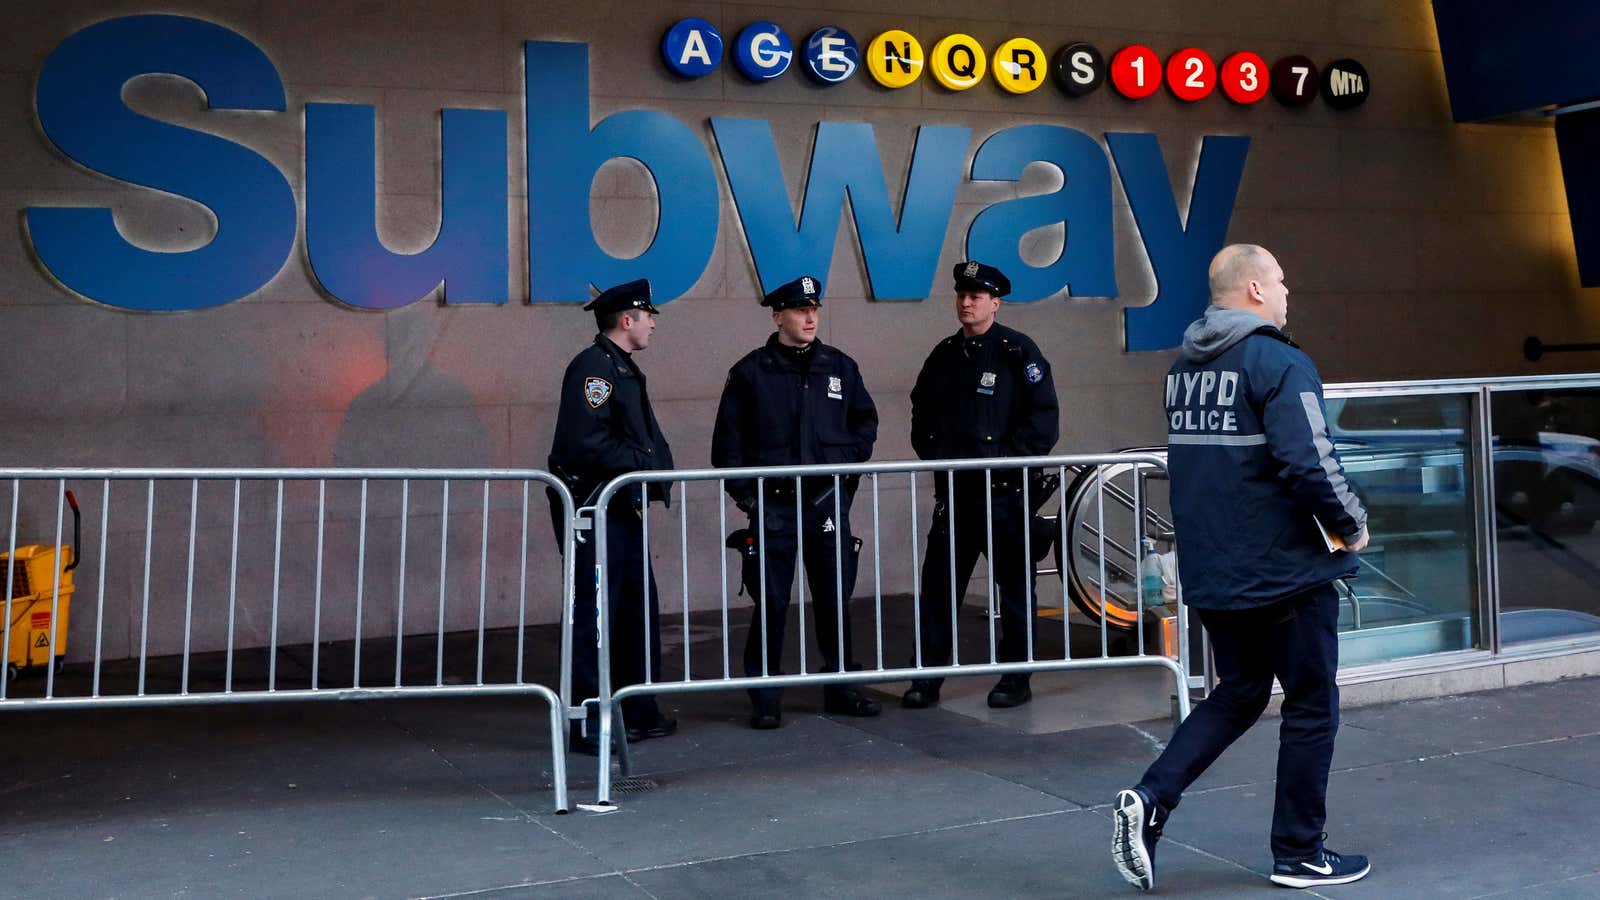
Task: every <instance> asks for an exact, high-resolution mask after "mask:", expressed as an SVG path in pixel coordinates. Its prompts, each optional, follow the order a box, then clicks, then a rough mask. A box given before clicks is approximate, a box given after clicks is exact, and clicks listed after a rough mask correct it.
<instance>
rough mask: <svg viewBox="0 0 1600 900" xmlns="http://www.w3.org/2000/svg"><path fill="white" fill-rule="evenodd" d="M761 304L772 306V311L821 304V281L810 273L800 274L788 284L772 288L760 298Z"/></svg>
mask: <svg viewBox="0 0 1600 900" xmlns="http://www.w3.org/2000/svg"><path fill="white" fill-rule="evenodd" d="M761 305H762V306H770V307H772V309H773V311H774V312H776V311H778V310H782V309H796V308H800V307H818V306H821V305H822V282H820V281H818V280H817V279H815V278H812V277H811V276H810V275H802V276H800V277H799V278H796V279H795V280H793V281H791V282H789V283H788V284H785V285H782V286H780V287H776V288H773V289H772V291H771V292H770V293H768V294H767V296H766V297H765V298H763V299H762V301H761Z"/></svg>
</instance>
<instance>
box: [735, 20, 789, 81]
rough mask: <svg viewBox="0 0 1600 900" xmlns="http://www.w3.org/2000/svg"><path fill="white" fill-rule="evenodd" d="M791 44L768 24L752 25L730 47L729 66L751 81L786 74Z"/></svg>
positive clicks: (769, 78)
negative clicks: (730, 57)
mask: <svg viewBox="0 0 1600 900" xmlns="http://www.w3.org/2000/svg"><path fill="white" fill-rule="evenodd" d="M793 59H794V42H793V41H791V40H789V35H787V34H785V33H784V31H783V29H782V28H779V27H778V26H777V25H775V24H773V23H771V22H752V23H750V24H749V25H746V26H745V28H744V30H743V31H741V32H739V40H738V41H737V42H735V43H734V45H733V64H734V66H735V67H737V68H738V69H739V71H740V72H743V73H744V77H746V78H748V79H750V80H751V81H770V80H772V79H774V78H777V77H778V76H779V75H782V74H783V73H784V72H787V71H789V63H790V62H791V61H792V60H793Z"/></svg>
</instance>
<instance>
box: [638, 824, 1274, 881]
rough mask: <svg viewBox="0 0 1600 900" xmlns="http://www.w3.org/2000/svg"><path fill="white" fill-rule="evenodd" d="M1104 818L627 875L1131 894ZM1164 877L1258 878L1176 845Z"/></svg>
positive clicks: (970, 829) (1164, 854) (894, 839)
mask: <svg viewBox="0 0 1600 900" xmlns="http://www.w3.org/2000/svg"><path fill="white" fill-rule="evenodd" d="M1110 838H1111V820H1110V818H1108V817H1105V816H1101V815H1096V814H1093V813H1089V812H1083V811H1078V812H1068V813H1061V814H1054V815H1044V816H1037V817H1030V818H1025V819H1013V820H1008V821H999V822H987V823H980V824H974V825H969V826H965V827H960V828H949V829H941V830H935V831H924V832H919V833H915V834H907V835H895V836H890V837H884V838H879V839H875V840H865V841H851V842H847V843H839V844H833V845H830V846H825V847H816V848H807V849H801V850H795V851H792V852H787V853H764V854H758V855H752V856H742V857H739V858H736V859H727V860H715V861H709V862H703V863H698V864H695V865H691V866H681V867H673V868H665V869H654V870H650V871H642V872H633V873H630V876H629V877H631V878H632V879H634V880H635V881H636V882H638V883H639V884H640V885H641V886H642V887H644V888H645V889H646V890H648V891H649V892H650V894H651V895H653V896H655V897H658V898H661V900H678V898H684V900H688V898H697V897H719V896H720V897H731V896H738V897H741V898H749V900H762V898H771V900H787V898H791V897H841V898H844V897H859V898H882V897H903V896H912V895H914V896H916V897H918V898H930V900H936V898H950V900H969V898H972V897H1011V898H1029V897H1039V898H1046V897H1049V898H1061V897H1116V896H1137V894H1136V893H1135V892H1134V891H1133V890H1132V888H1130V887H1129V886H1128V885H1127V884H1126V883H1125V882H1123V880H1122V878H1121V876H1119V875H1118V874H1117V872H1116V869H1115V868H1113V867H1112V865H1111V862H1110V852H1109V847H1110ZM1158 858H1159V859H1160V861H1161V865H1162V868H1161V869H1160V870H1159V877H1161V878H1162V879H1164V880H1163V882H1162V884H1168V883H1170V884H1172V885H1174V890H1176V889H1177V886H1179V885H1181V887H1182V893H1183V895H1184V896H1186V897H1209V898H1231V897H1236V896H1238V895H1239V892H1240V891H1241V890H1249V889H1251V888H1253V887H1256V886H1258V885H1261V886H1264V885H1265V884H1266V881H1265V880H1264V878H1262V877H1261V876H1259V875H1256V874H1254V873H1251V872H1249V871H1246V870H1244V869H1241V868H1239V867H1238V866H1234V865H1231V864H1229V863H1226V862H1223V861H1221V860H1217V859H1213V858H1210V857H1207V856H1204V855H1202V854H1199V853H1196V852H1194V851H1192V850H1188V849H1186V848H1183V847H1178V846H1175V845H1168V846H1165V847H1163V848H1162V850H1161V854H1160V856H1159V857H1158Z"/></svg>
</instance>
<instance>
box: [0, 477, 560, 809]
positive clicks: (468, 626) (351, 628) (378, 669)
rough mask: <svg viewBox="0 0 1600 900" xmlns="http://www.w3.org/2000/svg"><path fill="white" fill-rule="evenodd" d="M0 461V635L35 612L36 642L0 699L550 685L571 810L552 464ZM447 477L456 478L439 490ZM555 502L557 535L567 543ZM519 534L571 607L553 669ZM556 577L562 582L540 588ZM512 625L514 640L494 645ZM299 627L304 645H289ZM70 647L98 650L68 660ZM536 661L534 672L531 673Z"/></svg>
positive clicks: (140, 699)
mask: <svg viewBox="0 0 1600 900" xmlns="http://www.w3.org/2000/svg"><path fill="white" fill-rule="evenodd" d="M0 482H9V484H10V493H11V496H10V503H9V507H10V508H9V522H10V526H9V529H8V532H7V533H8V535H9V536H8V539H7V545H6V550H7V556H6V559H7V561H8V564H7V566H6V574H5V575H4V578H5V581H6V595H5V596H6V599H7V602H6V607H7V615H6V618H5V622H4V625H3V626H0V628H3V629H4V635H3V639H0V646H5V647H8V648H9V647H11V644H12V641H13V631H14V630H26V631H27V634H26V640H27V642H28V644H29V649H30V650H32V651H33V653H32V654H31V655H28V656H25V657H24V660H23V664H21V665H18V666H16V667H14V668H12V669H10V671H9V672H8V677H7V678H6V679H4V680H0V710H5V709H42V708H57V707H59V708H74V707H112V706H173V705H190V704H218V703H261V702H273V701H280V702H281V701H297V700H357V699H370V698H379V697H449V696H465V695H491V694H493V695H533V696H537V697H540V698H542V699H543V700H544V701H545V703H546V704H548V706H549V710H550V713H549V726H550V739H551V749H552V754H553V759H552V766H551V772H552V778H553V781H554V787H555V806H556V810H557V811H558V812H565V811H566V810H567V771H566V749H567V733H566V723H567V719H568V718H569V712H570V710H571V708H572V704H571V702H570V695H571V687H570V674H569V670H570V665H569V660H570V658H571V652H572V628H571V616H570V615H569V614H568V611H569V610H570V608H571V606H570V599H571V597H572V578H573V572H572V565H573V564H572V556H573V554H572V553H571V552H570V547H571V546H572V542H573V539H574V537H573V527H572V526H573V523H574V522H575V520H576V519H575V516H574V505H573V500H572V495H571V493H570V492H569V491H568V490H567V487H566V486H565V485H564V484H563V483H562V482H561V481H560V480H559V479H557V478H555V477H554V476H552V475H550V474H548V473H546V472H542V471H537V470H506V469H4V470H0ZM457 485H459V486H463V487H465V488H466V490H464V491H460V492H458V494H457V503H456V506H455V507H454V508H452V505H451V489H452V486H457ZM535 486H537V487H540V488H543V490H541V491H538V492H537V494H535V495H534V502H535V503H536V504H544V503H546V502H548V503H550V504H553V505H555V506H556V507H557V508H556V509H554V510H552V511H551V514H550V515H549V516H545V515H543V514H542V512H541V513H535V515H534V518H533V520H532V522H531V524H530V511H529V506H530V490H531V489H532V488H534V487H535ZM538 494H543V495H544V497H543V498H540V497H538ZM74 495H75V496H74ZM69 501H71V502H70V505H71V506H72V508H73V513H74V519H75V520H76V517H77V514H78V510H79V507H80V506H81V507H82V509H83V513H84V517H85V518H87V519H88V520H89V521H90V522H91V523H93V522H94V521H95V520H96V519H97V520H98V523H99V524H98V528H97V529H93V534H91V536H90V539H89V540H87V541H82V542H81V543H82V545H81V546H80V541H79V540H78V539H74V541H73V544H72V545H71V549H70V550H69V549H68V547H65V546H63V545H62V532H63V527H64V524H65V521H66V518H65V511H66V509H67V507H68V505H69ZM475 508H476V511H475ZM158 510H160V514H159V515H158ZM19 511H22V512H24V513H25V514H24V515H23V516H22V521H23V524H24V526H25V527H27V528H28V529H30V531H32V532H34V533H31V534H29V535H28V539H22V538H19V530H18V524H19ZM4 514H6V511H5V509H4V507H0V515H4ZM474 520H475V521H474ZM552 521H554V522H555V523H556V527H557V529H559V530H561V531H562V534H561V548H560V549H567V550H568V552H562V553H560V554H559V555H558V552H557V551H558V548H557V547H556V546H555V545H554V543H553V542H552V540H551V532H550V530H549V529H550V526H551V522H552ZM52 522H53V528H50V523H52ZM41 525H43V526H45V527H44V528H41V527H40V526H41ZM91 527H92V526H91ZM47 529H48V530H49V531H50V533H51V534H53V535H54V542H53V543H52V544H50V545H48V546H39V545H40V544H42V541H39V540H38V538H40V537H43V535H40V534H38V533H37V532H39V531H44V530H47ZM530 529H532V532H533V533H532V536H531V537H530ZM241 532H243V535H244V541H243V543H241ZM435 536H436V538H437V546H436V547H434V546H429V543H430V542H428V539H429V538H433V537H435ZM380 541H381V543H380ZM413 544H422V545H423V546H421V547H413V546H412V545H413ZM19 545H20V546H19ZM30 545H32V546H30ZM530 546H533V547H536V548H538V550H539V551H540V552H541V553H542V556H539V557H534V561H535V563H536V564H537V565H538V566H539V567H540V570H541V571H542V572H543V574H542V575H538V573H535V574H536V577H535V579H534V590H535V591H536V592H538V591H540V589H541V587H540V586H541V585H544V586H545V587H544V589H543V590H544V596H543V598H542V599H544V600H545V601H546V605H547V606H548V605H554V607H555V609H556V610H558V611H559V615H560V620H561V622H562V627H561V637H560V651H559V653H560V660H559V663H558V665H559V675H557V670H556V663H554V661H551V660H549V659H539V658H533V657H532V656H531V654H530V653H529V652H528V649H527V646H526V640H525V638H524V633H525V630H524V628H523V625H524V624H526V622H527V617H528V613H529V607H530V600H533V601H537V600H539V599H540V597H538V596H537V595H530V593H529V584H530V569H529V567H530V552H529V550H530ZM491 547H492V548H493V549H491ZM286 548H287V549H286ZM19 550H20V551H21V552H20V553H19ZM313 556H314V558H313ZM68 560H70V563H69V562H68ZM41 561H44V562H45V563H46V566H47V568H48V571H45V567H41V566H40V565H39V564H38V563H40V562H41ZM80 561H81V563H82V566H81V567H79V563H80ZM435 565H436V568H435ZM369 569H370V570H371V571H370V572H369ZM74 570H75V571H74ZM108 574H110V575H111V577H110V578H108ZM74 575H75V576H77V577H76V585H75V586H74V584H73V576H74ZM432 582H436V584H435V583H432ZM269 583H270V589H269V588H268V587H267V585H268V584H269ZM408 585H409V586H410V588H411V592H410V595H409V596H408V591H407V588H408ZM556 585H559V587H560V593H559V595H557V596H550V595H552V594H554V590H553V588H554V587H555V586H556ZM491 586H493V587H492V592H491ZM74 587H75V592H76V594H77V596H76V598H74V597H73V596H72V594H73V592H74V591H73V588H74ZM419 587H420V588H422V589H421V590H418V588H419ZM491 596H492V597H493V598H495V600H496V601H498V602H497V603H496V604H495V605H494V606H493V609H494V610H495V617H496V618H497V619H498V620H499V621H498V622H497V624H495V625H491V624H490V622H489V619H490V613H489V611H490V609H491V604H490V598H491ZM108 598H109V600H110V603H109V606H108ZM512 600H514V601H515V609H516V612H515V616H514V619H515V621H514V622H512V621H511V619H512V618H513V617H512V616H511V615H510V613H509V610H508V608H507V607H508V606H509V604H510V602H511V601H512ZM408 603H409V604H410V608H409V609H408ZM72 604H76V606H77V607H78V609H77V610H76V611H75V612H73V614H72V617H71V623H72V624H71V625H69V624H68V619H67V614H68V608H69V606H70V605H72ZM88 604H93V606H92V607H90V608H88V609H86V608H85V607H86V606H87V605H88ZM551 618H553V616H551ZM91 622H92V625H90V624H88V623H91ZM513 624H514V625H515V627H516V630H515V632H511V635H513V636H514V638H515V642H516V647H515V654H514V657H513V656H512V655H511V654H509V653H507V652H502V651H505V650H507V647H506V641H505V638H506V633H507V632H509V630H510V628H511V627H512V625H513ZM69 627H70V628H71V630H72V632H73V634H74V635H75V637H74V643H73V646H71V647H68V646H67V638H68V633H67V632H68V629H69ZM408 632H409V633H408ZM447 632H448V635H449V638H450V640H449V642H448V644H449V646H448V647H447ZM474 633H475V640H474V639H472V638H473V636H474ZM486 635H488V636H493V639H492V640H486ZM464 636H465V637H464ZM494 641H499V643H498V644H495V643H494ZM291 644H292V645H293V646H294V647H295V648H296V653H298V654H300V655H299V656H296V657H294V658H292V659H291V658H290V657H289V656H287V655H286V652H287V651H286V649H285V648H286V646H288V645H291ZM491 644H493V646H492V648H491V649H493V650H494V653H493V654H489V655H486V647H491ZM34 645H37V646H36V647H35V646H34ZM307 646H308V649H307ZM172 651H176V652H172ZM263 651H264V658H263ZM363 652H365V653H366V658H365V659H363ZM305 654H308V655H309V659H306V658H304V656H305ZM391 654H392V658H389V657H390V656H391ZM546 655H548V654H546ZM447 656H448V657H449V659H448V665H447ZM63 659H64V660H65V661H66V662H67V663H69V664H72V663H87V664H92V665H87V666H85V665H70V666H69V669H68V670H67V672H66V674H62V668H61V666H60V665H59V662H58V661H60V660H63ZM34 660H38V661H41V662H42V663H43V664H42V665H39V666H33V665H31V663H32V662H33V661H34ZM291 665H292V666H293V671H285V669H286V668H287V667H289V666H291ZM536 665H537V667H538V668H539V669H540V671H541V672H542V673H543V674H542V676H535V675H533V673H532V670H533V669H534V668H535V667H536ZM85 669H87V671H83V670H85ZM537 677H542V678H543V680H545V681H549V682H551V683H556V684H557V685H558V686H557V687H555V688H552V687H550V686H548V685H546V684H543V683H539V681H538V680H536V678H537Z"/></svg>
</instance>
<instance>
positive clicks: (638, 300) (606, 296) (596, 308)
mask: <svg viewBox="0 0 1600 900" xmlns="http://www.w3.org/2000/svg"><path fill="white" fill-rule="evenodd" d="M635 309H642V310H644V311H645V312H647V313H656V312H660V310H658V309H656V308H655V306H654V305H652V304H651V303H650V279H648V278H640V279H639V280H637V281H630V282H628V283H627V284H619V285H617V286H616V287H613V288H606V289H605V290H603V291H601V292H600V296H598V297H596V298H594V299H593V300H590V301H589V305H588V306H585V307H584V310H586V311H588V312H592V313H594V314H595V317H596V318H599V317H603V316H608V315H610V314H611V313H615V312H629V311H631V310H635Z"/></svg>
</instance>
